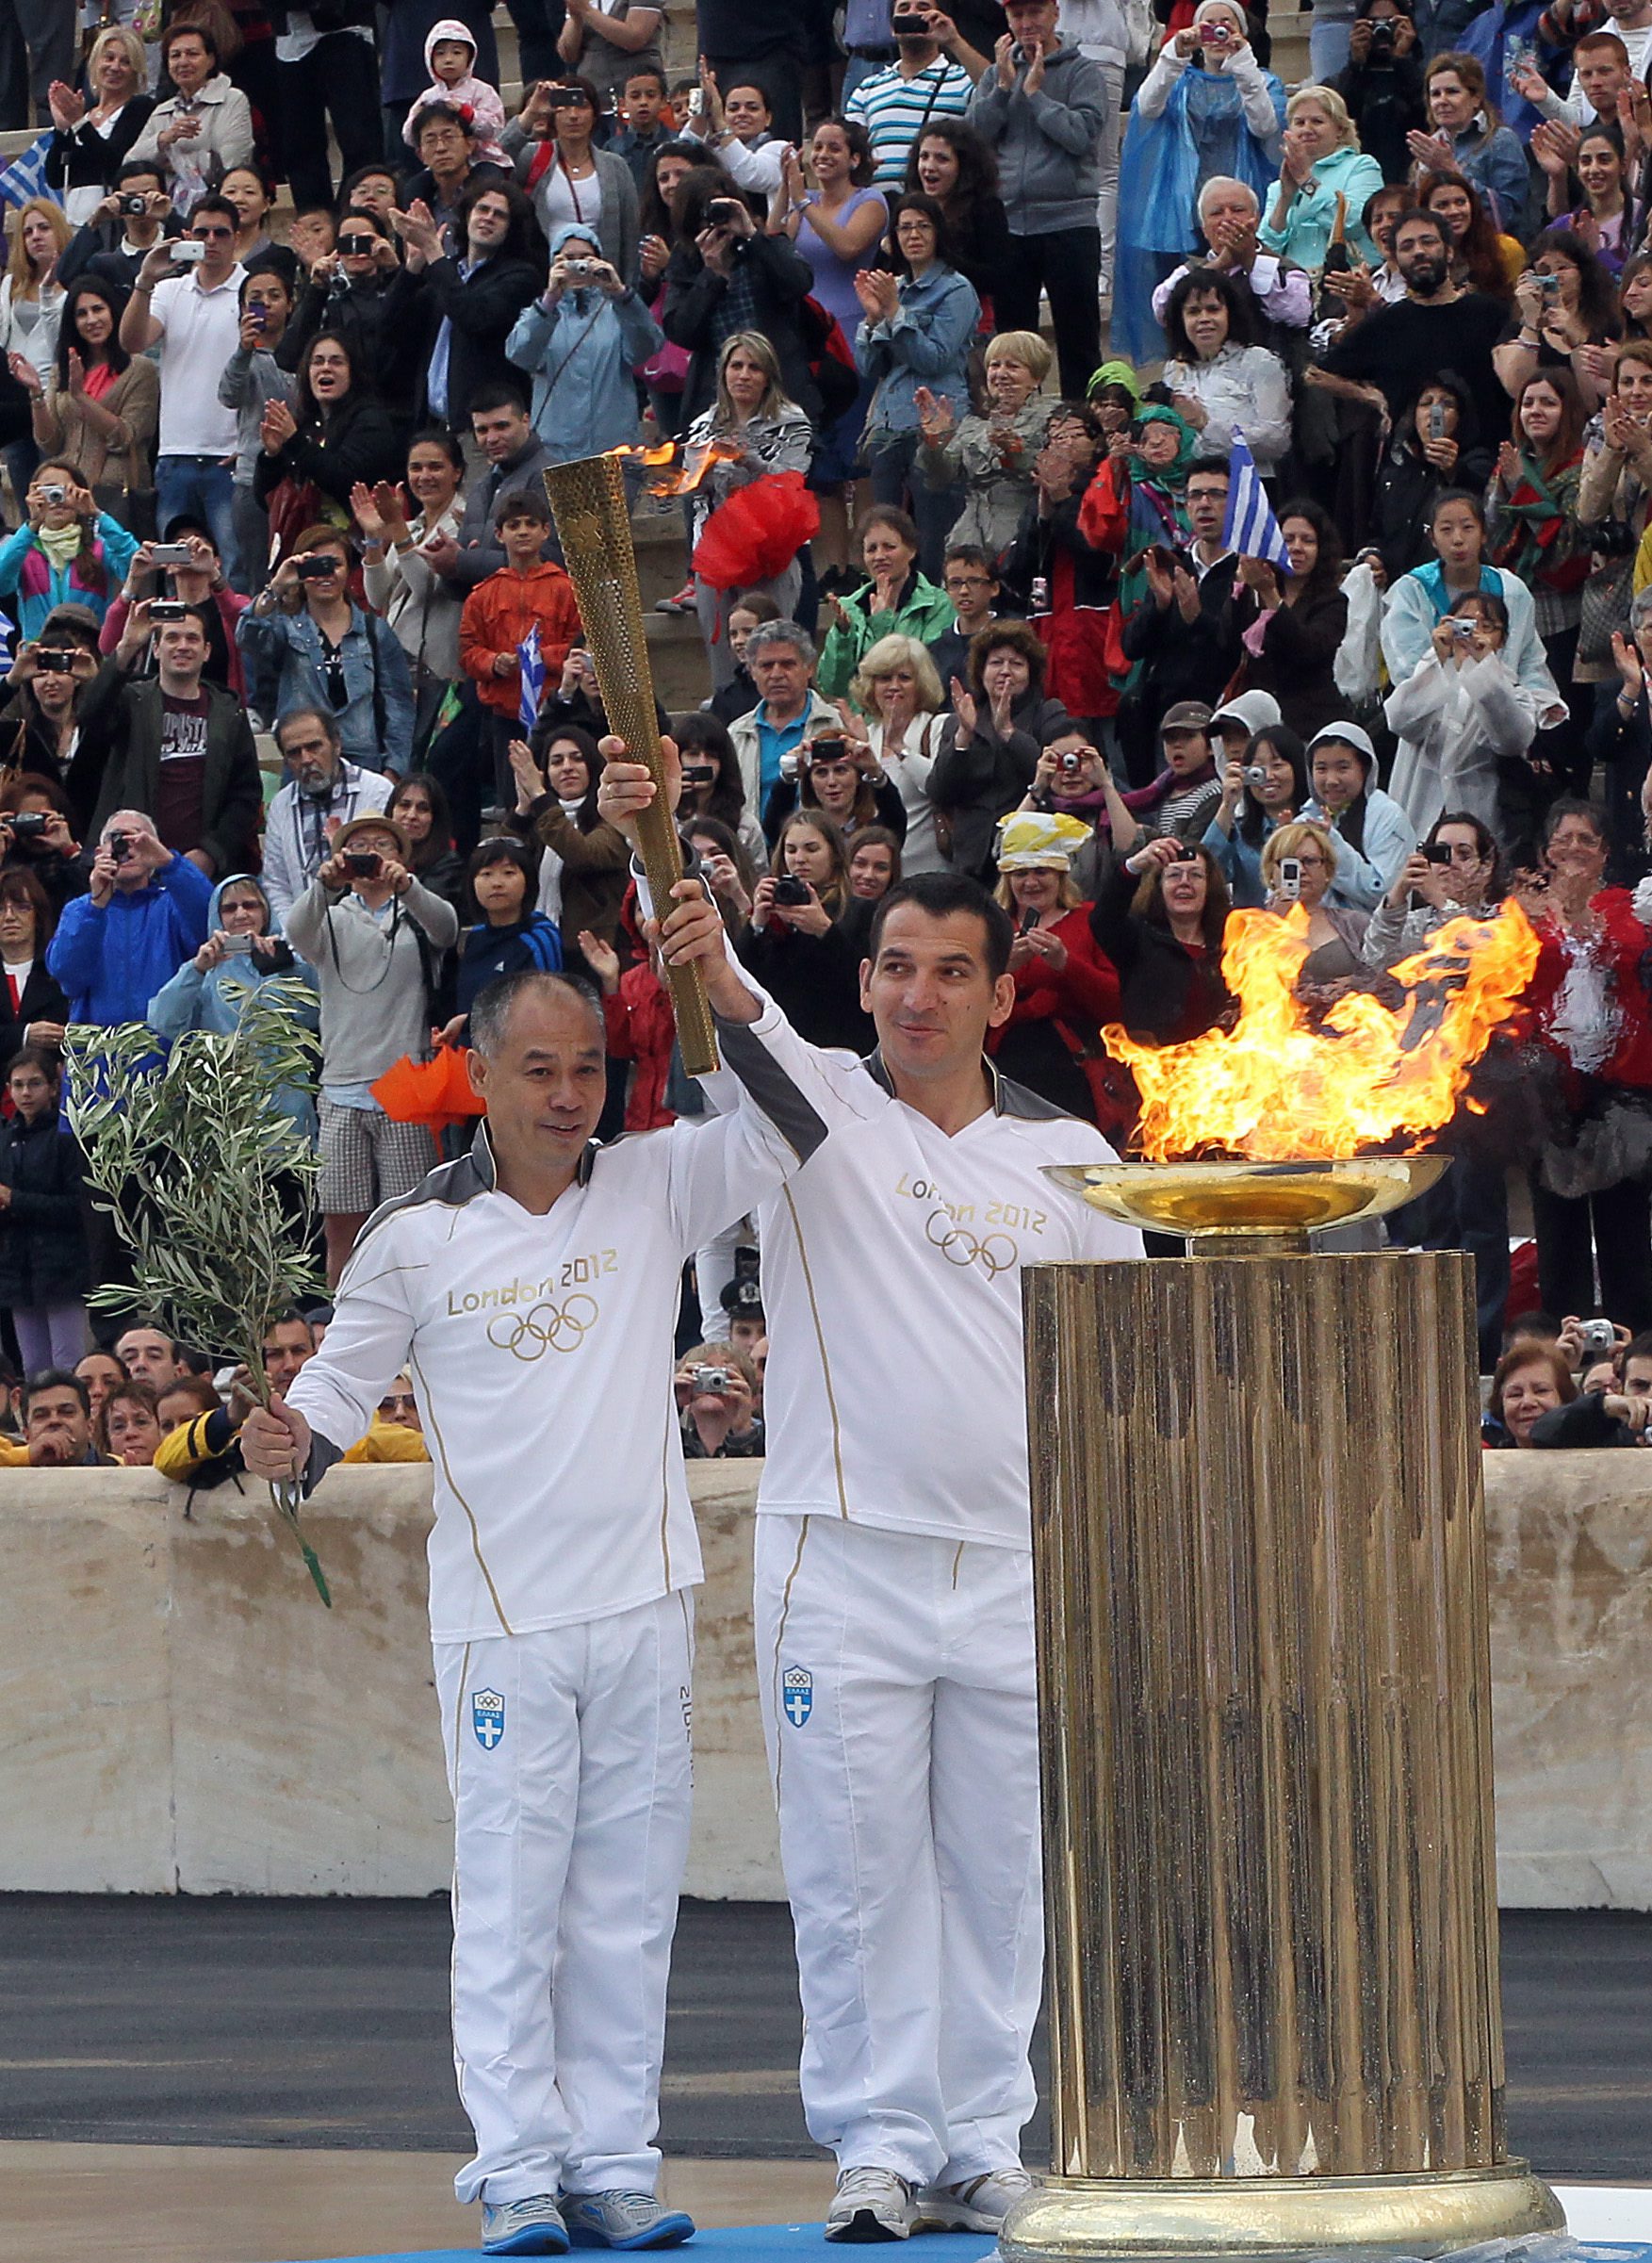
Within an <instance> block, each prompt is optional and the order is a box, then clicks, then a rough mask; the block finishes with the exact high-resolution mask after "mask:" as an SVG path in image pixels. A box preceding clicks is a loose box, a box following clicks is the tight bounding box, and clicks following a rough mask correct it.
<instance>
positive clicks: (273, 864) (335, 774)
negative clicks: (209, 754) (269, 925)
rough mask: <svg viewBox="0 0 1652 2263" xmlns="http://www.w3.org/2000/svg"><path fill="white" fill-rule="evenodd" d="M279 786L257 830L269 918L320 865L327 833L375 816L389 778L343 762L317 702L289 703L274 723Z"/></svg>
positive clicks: (280, 919)
mask: <svg viewBox="0 0 1652 2263" xmlns="http://www.w3.org/2000/svg"><path fill="white" fill-rule="evenodd" d="M275 744H276V745H277V746H279V747H280V749H281V754H282V760H283V761H284V762H285V763H286V784H285V785H284V786H283V787H282V789H281V791H280V792H279V793H278V794H277V795H276V796H275V799H274V800H273V801H272V802H271V803H270V814H269V816H268V818H267V820H266V822H265V828H264V893H265V894H266V895H267V896H268V897H269V898H270V919H271V921H272V922H274V923H276V924H278V925H280V926H282V927H285V926H286V915H287V913H288V911H290V910H291V909H292V907H293V905H294V904H295V903H296V902H297V901H298V899H299V897H300V896H301V895H303V892H304V890H305V889H306V888H307V887H308V886H309V884H310V882H311V881H312V880H313V879H314V878H315V877H316V875H317V874H318V873H319V871H320V869H321V867H322V865H323V864H324V863H325V862H326V861H327V857H328V853H329V850H330V848H331V845H332V837H333V835H334V833H335V832H336V831H337V829H338V828H339V827H340V826H342V825H349V824H350V822H351V821H352V818H356V817H372V816H377V814H378V813H379V812H380V811H381V810H383V809H384V807H385V806H386V805H387V803H388V802H389V799H390V794H391V790H392V788H393V786H394V784H395V780H394V779H391V778H388V777H386V776H385V774H384V772H383V771H382V770H364V769H363V768H362V767H361V765H360V763H348V762H346V761H345V759H344V745H343V741H342V740H341V739H340V737H339V735H338V725H337V723H336V722H335V719H334V717H333V716H332V715H331V714H330V713H328V711H327V710H326V709H325V708H324V707H295V708H291V709H289V710H288V712H287V713H286V714H285V715H283V716H282V718H281V720H280V722H279V723H277V725H276V726H275Z"/></svg>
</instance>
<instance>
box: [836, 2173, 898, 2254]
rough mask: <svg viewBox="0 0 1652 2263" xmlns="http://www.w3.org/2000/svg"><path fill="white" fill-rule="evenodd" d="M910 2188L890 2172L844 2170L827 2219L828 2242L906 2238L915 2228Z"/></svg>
mask: <svg viewBox="0 0 1652 2263" xmlns="http://www.w3.org/2000/svg"><path fill="white" fill-rule="evenodd" d="M917 2214H918V2211H917V2209H916V2207H915V2206H913V2203H912V2188H911V2186H910V2185H909V2184H908V2182H907V2180H906V2178H905V2177H904V2176H897V2175H896V2174H895V2173H894V2171H893V2170H892V2169H844V2170H842V2172H841V2173H840V2174H839V2177H838V2189H837V2190H836V2191H835V2192H834V2193H833V2194H832V2205H831V2207H830V2209H829V2210H828V2212H827V2215H826V2238H828V2239H844V2240H862V2239H906V2238H910V2236H911V2234H912V2233H913V2232H914V2231H915V2230H916V2229H917Z"/></svg>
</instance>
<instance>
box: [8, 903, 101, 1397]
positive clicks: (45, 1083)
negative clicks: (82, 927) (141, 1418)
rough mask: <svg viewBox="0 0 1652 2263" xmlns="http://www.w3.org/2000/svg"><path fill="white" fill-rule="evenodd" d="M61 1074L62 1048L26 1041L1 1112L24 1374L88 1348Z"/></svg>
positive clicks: (79, 1179)
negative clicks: (8, 1108)
mask: <svg viewBox="0 0 1652 2263" xmlns="http://www.w3.org/2000/svg"><path fill="white" fill-rule="evenodd" d="M41 947H42V948H43V947H44V946H43V945H42V946H41ZM60 1074H61V1067H60V1056H59V1055H58V1054H57V1051H56V1050H55V1049H53V1050H47V1049H46V1048H45V1047H44V1046H41V1045H25V1046H24V1047H23V1049H22V1050H21V1052H18V1053H16V1054H14V1055H13V1056H12V1058H11V1064H10V1067H9V1068H8V1070H7V1073H6V1092H7V1097H8V1100H9V1101H10V1104H11V1111H12V1112H11V1114H10V1115H9V1117H8V1118H5V1119H4V1120H0V1304H4V1305H6V1306H8V1308H9V1310H10V1313H11V1319H12V1325H13V1326H14V1327H15V1329H16V1331H17V1348H18V1351H19V1353H20V1354H21V1355H22V1361H23V1369H24V1373H25V1375H26V1374H32V1373H33V1372H34V1371H35V1370H36V1369H39V1368H72V1367H73V1366H74V1363H75V1361H76V1360H77V1359H78V1358H79V1357H80V1355H81V1353H83V1352H84V1351H85V1349H86V1302H85V1300H86V1292H87V1290H88V1289H89V1288H90V1287H91V1268H90V1260H89V1257H88V1254H87V1245H86V1228H85V1224H84V1211H85V1202H86V1196H85V1190H84V1187H83V1173H84V1168H85V1166H84V1160H83V1158H82V1156H81V1152H80V1145H79V1142H78V1141H77V1140H75V1138H74V1134H73V1133H72V1132H70V1131H69V1130H68V1129H67V1128H66V1127H65V1126H64V1124H63V1123H61V1121H60V1119H59V1115H58V1107H59V1101H60V1097H61V1093H60V1086H59V1077H60Z"/></svg>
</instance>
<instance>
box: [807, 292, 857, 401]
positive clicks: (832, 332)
mask: <svg viewBox="0 0 1652 2263" xmlns="http://www.w3.org/2000/svg"><path fill="white" fill-rule="evenodd" d="M797 326H798V329H799V330H800V331H801V332H802V335H803V351H804V353H805V354H806V355H807V356H808V360H809V374H810V376H811V377H812V378H813V380H814V385H815V390H816V392H817V393H819V395H820V408H821V422H822V424H823V425H826V424H835V423H836V422H837V421H838V418H840V417H846V416H847V415H848V413H849V411H850V410H851V409H852V408H853V407H854V405H855V402H856V401H857V399H858V398H859V392H860V372H859V369H857V368H856V367H855V349H854V348H853V346H851V345H850V343H849V341H848V339H847V337H845V336H844V335H843V325H842V322H840V321H839V320H838V318H837V316H836V315H835V314H830V313H828V312H827V310H826V307H824V306H823V305H822V304H821V303H820V301H819V300H818V299H817V298H815V297H813V295H812V294H811V295H810V297H808V298H806V299H805V300H804V302H803V303H802V305H801V306H800V307H799V309H798V315H797Z"/></svg>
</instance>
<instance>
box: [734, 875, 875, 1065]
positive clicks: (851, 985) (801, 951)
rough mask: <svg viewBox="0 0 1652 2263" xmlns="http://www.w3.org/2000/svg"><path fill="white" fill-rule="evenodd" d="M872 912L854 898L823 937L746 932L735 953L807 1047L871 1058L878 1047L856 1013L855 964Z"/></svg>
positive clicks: (787, 931)
mask: <svg viewBox="0 0 1652 2263" xmlns="http://www.w3.org/2000/svg"><path fill="white" fill-rule="evenodd" d="M874 909H875V907H874V906H873V905H871V904H869V903H866V902H865V901H864V900H863V899H862V898H861V897H859V896H856V897H854V898H853V899H852V900H851V901H850V902H849V903H848V904H847V905H846V906H845V907H844V910H843V912H842V917H841V918H838V919H835V920H834V921H833V922H832V924H831V926H830V927H828V928H827V930H826V933H825V934H824V935H804V934H800V933H799V932H798V930H797V929H796V928H795V927H778V926H774V925H771V926H769V927H761V928H758V927H747V929H746V930H745V933H744V935H743V936H742V937H741V938H740V941H739V943H737V944H736V945H735V949H736V951H737V952H738V954H739V957H740V960H741V963H742V964H743V965H744V966H746V967H749V968H750V970H751V972H752V973H753V974H754V975H755V976H757V978H758V980H759V981H760V982H761V984H762V986H763V988H764V990H766V991H767V992H768V993H769V995H770V997H772V998H773V999H774V1001H775V1004H776V1005H777V1007H778V1008H779V1009H780V1011H781V1012H782V1013H783V1014H784V1015H785V1017H786V1019H787V1020H788V1021H789V1022H790V1023H791V1025H792V1026H793V1029H795V1030H796V1032H797V1034H798V1036H799V1037H801V1038H804V1039H806V1040H807V1041H808V1042H809V1043H810V1044H811V1045H838V1046H842V1047H844V1048H846V1049H847V1050H848V1051H849V1052H851V1053H855V1054H866V1053H870V1052H871V1050H872V1048H873V1046H874V1045H875V1044H876V1042H877V1032H876V1030H875V1029H874V1027H873V1026H872V1017H871V1015H870V1014H867V1013H863V1012H862V1011H861V1008H860V961H861V960H862V959H864V958H865V957H866V945H867V941H868V938H869V936H870V934H871V929H872V914H873V910H874Z"/></svg>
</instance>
